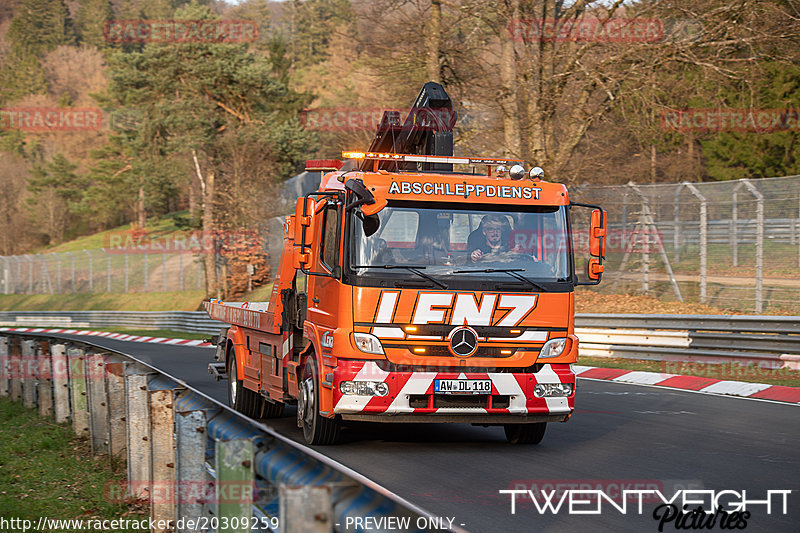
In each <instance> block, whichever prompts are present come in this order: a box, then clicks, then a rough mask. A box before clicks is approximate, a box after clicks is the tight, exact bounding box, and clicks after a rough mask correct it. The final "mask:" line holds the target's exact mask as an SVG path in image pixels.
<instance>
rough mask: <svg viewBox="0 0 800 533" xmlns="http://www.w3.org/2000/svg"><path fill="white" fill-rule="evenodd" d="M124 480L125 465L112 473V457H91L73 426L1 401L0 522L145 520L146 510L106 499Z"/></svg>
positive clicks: (84, 442)
mask: <svg viewBox="0 0 800 533" xmlns="http://www.w3.org/2000/svg"><path fill="white" fill-rule="evenodd" d="M125 480H126V474H125V469H124V466H123V467H122V468H119V470H118V471H116V472H114V471H112V470H111V468H110V466H109V461H108V457H107V456H92V454H91V447H90V445H89V441H88V439H86V438H79V437H76V436H75V435H74V434H73V433H72V429H71V427H70V426H69V425H67V424H60V425H59V424H55V423H53V422H51V421H50V420H48V419H46V418H43V417H41V416H39V415H38V413H37V412H36V411H35V410H33V409H26V408H25V407H23V406H22V404H21V403H20V402H12V401H10V400H9V399H7V398H0V517H3V518H5V519H6V520H8V519H11V518H21V519H26V520H32V521H33V524H34V527H35V525H36V524H37V522H38V520H39V517H42V516H45V517H48V518H55V519H71V518H76V519H80V518H83V519H90V518H98V519H109V520H113V519H119V518H123V519H124V518H128V519H131V520H141V519H143V518H146V517H147V516H148V514H147V510H146V509H144V508H142V507H139V506H136V505H135V504H130V503H127V502H118V501H111V500H113V498H110V497H109V496H108V494H109V493H112V494H113V493H114V492H115V491H114V490H113V489H114V488H116V487H120V486H122V485H123V484H124V483H125ZM32 530H33V529H31V530H29V531H32ZM134 531H138V530H134Z"/></svg>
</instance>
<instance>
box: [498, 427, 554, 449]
mask: <svg viewBox="0 0 800 533" xmlns="http://www.w3.org/2000/svg"><path fill="white" fill-rule="evenodd" d="M503 429H504V430H505V432H506V439H507V440H508V442H509V443H511V444H539V443H540V442H542V439H543V438H544V432H545V430H546V429H547V422H538V423H536V424H505V425H504V426H503Z"/></svg>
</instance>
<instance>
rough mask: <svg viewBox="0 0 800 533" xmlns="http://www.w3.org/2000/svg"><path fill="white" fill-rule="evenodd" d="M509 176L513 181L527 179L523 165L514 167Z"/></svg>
mask: <svg viewBox="0 0 800 533" xmlns="http://www.w3.org/2000/svg"><path fill="white" fill-rule="evenodd" d="M508 175H509V177H510V178H511V179H512V180H521V179H522V178H524V177H525V167H523V166H522V165H514V166H513V167H511V170H509V171H508Z"/></svg>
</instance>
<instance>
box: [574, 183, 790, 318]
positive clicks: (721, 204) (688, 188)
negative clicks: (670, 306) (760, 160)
mask: <svg viewBox="0 0 800 533" xmlns="http://www.w3.org/2000/svg"><path fill="white" fill-rule="evenodd" d="M570 198H571V199H572V200H573V201H580V202H587V203H596V204H599V205H601V206H603V207H604V208H605V209H606V210H607V211H608V217H609V218H608V249H607V255H606V269H605V278H604V281H603V283H602V284H601V285H599V286H597V287H596V288H595V290H597V291H600V292H606V293H625V294H636V293H641V294H647V295H651V296H655V297H658V298H659V299H663V300H677V301H683V302H694V303H703V304H708V305H710V306H714V307H719V308H724V309H731V310H735V311H740V312H751V313H752V312H755V313H772V312H774V313H786V312H789V313H792V314H800V176H790V177H784V178H765V179H758V180H746V179H743V180H737V181H724V182H712V183H689V182H683V183H673V184H655V185H639V184H634V183H628V184H627V185H619V186H603V187H600V186H597V187H593V186H582V187H576V188H574V189H572V190H571V191H570Z"/></svg>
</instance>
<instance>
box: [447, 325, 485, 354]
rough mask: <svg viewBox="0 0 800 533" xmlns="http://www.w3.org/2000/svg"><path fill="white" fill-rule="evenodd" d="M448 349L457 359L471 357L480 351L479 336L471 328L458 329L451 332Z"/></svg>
mask: <svg viewBox="0 0 800 533" xmlns="http://www.w3.org/2000/svg"><path fill="white" fill-rule="evenodd" d="M447 347H448V348H449V349H450V353H452V354H453V355H455V356H456V357H470V356H471V355H473V354H474V353H475V352H476V351H477V350H478V334H477V333H475V330H474V329H472V328H470V327H467V326H461V327H457V328H455V329H454V330H453V331H451V332H450V344H449V345H448V346H447Z"/></svg>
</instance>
